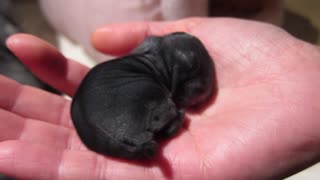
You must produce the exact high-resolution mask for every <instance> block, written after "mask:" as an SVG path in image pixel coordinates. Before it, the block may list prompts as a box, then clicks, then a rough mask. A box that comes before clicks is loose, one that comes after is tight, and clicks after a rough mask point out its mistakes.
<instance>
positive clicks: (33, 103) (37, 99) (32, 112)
mask: <svg viewBox="0 0 320 180" xmlns="http://www.w3.org/2000/svg"><path fill="white" fill-rule="evenodd" d="M0 86H1V87H2V88H0V94H2V96H0V108H2V109H5V110H7V111H11V112H13V113H16V114H18V115H20V116H22V117H25V118H31V119H40V120H42V121H46V122H48V123H52V124H57V125H62V126H65V127H69V128H71V127H73V126H72V123H71V118H70V113H69V109H70V106H71V105H70V104H71V102H70V101H69V100H66V99H65V98H63V97H61V96H57V95H54V94H51V93H49V92H45V91H42V90H40V89H37V88H33V87H30V86H24V85H21V84H19V83H18V82H16V81H13V80H11V79H8V78H6V77H4V76H0Z"/></svg>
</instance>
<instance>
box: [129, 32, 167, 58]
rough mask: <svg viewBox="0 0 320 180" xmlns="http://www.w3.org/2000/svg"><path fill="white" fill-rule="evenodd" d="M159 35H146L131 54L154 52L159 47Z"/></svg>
mask: <svg viewBox="0 0 320 180" xmlns="http://www.w3.org/2000/svg"><path fill="white" fill-rule="evenodd" d="M161 40H162V38H161V37H157V36H150V37H147V38H146V39H145V40H144V41H143V42H142V43H141V44H140V45H139V46H138V47H136V48H135V49H134V50H133V51H132V54H142V53H147V52H155V51H157V50H158V49H159V46H160V44H161Z"/></svg>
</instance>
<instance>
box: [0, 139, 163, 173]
mask: <svg viewBox="0 0 320 180" xmlns="http://www.w3.org/2000/svg"><path fill="white" fill-rule="evenodd" d="M147 168H148V167H146V166H138V165H135V164H133V163H128V162H124V161H117V160H114V159H108V158H105V157H102V156H98V155H96V154H95V153H92V152H89V151H72V150H61V149H54V148H51V147H48V146H40V145H33V144H28V143H25V142H18V141H8V142H2V143H0V172H1V173H4V174H5V175H8V176H11V177H14V178H18V179H20V178H22V179H131V178H132V177H135V178H136V179H150V178H151V173H152V172H151V171H149V170H147ZM154 169H157V167H154ZM152 177H153V178H155V177H154V176H152ZM157 177H158V178H159V177H161V176H157Z"/></svg>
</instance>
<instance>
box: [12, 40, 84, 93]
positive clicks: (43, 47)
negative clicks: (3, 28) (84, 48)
mask: <svg viewBox="0 0 320 180" xmlns="http://www.w3.org/2000/svg"><path fill="white" fill-rule="evenodd" d="M7 46H8V48H9V49H10V50H11V51H12V52H13V53H14V54H15V55H16V56H17V57H18V58H19V59H20V60H21V61H22V63H24V64H25V65H26V66H27V67H28V68H29V69H30V70H31V71H32V72H33V73H34V74H35V75H36V76H37V77H38V78H39V79H41V80H43V81H44V82H46V83H48V84H49V85H51V86H53V87H55V88H56V89H58V90H60V91H62V92H63V93H65V94H68V95H70V96H72V95H73V94H74V93H75V91H76V89H77V87H78V85H79V84H80V82H81V80H82V79H83V78H84V76H85V75H86V74H87V72H88V71H89V68H88V67H86V66H84V65H82V64H80V63H77V62H75V61H72V60H69V59H67V58H66V57H64V56H63V55H62V54H61V53H60V52H59V51H58V50H57V49H56V48H55V47H53V46H52V45H50V44H48V43H47V42H45V41H43V40H41V39H39V38H37V37H34V36H31V35H27V34H17V35H13V36H11V37H9V39H8V40H7Z"/></svg>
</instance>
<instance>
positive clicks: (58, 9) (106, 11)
mask: <svg viewBox="0 0 320 180" xmlns="http://www.w3.org/2000/svg"><path fill="white" fill-rule="evenodd" d="M40 6H41V9H42V11H43V12H44V14H45V16H46V17H47V19H48V20H49V22H50V23H51V25H52V26H53V27H54V28H55V29H56V30H58V31H59V32H60V33H62V34H64V35H66V36H67V37H69V38H71V39H72V40H73V41H75V42H77V43H79V44H81V45H83V46H84V47H85V49H86V50H87V51H88V52H89V54H90V55H92V57H94V59H96V60H98V61H104V60H106V57H105V56H102V55H101V54H99V53H97V52H96V51H95V50H94V49H93V48H92V46H91V43H90V36H91V33H92V32H93V31H94V30H95V29H96V28H98V27H101V26H103V25H106V24H108V23H115V22H128V21H141V20H174V19H180V18H184V17H189V16H207V14H208V0H197V1H195V0H130V1H124V0H90V1H89V0H67V1H66V0H54V1H53V0H40ZM106 43H108V42H106Z"/></svg>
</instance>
